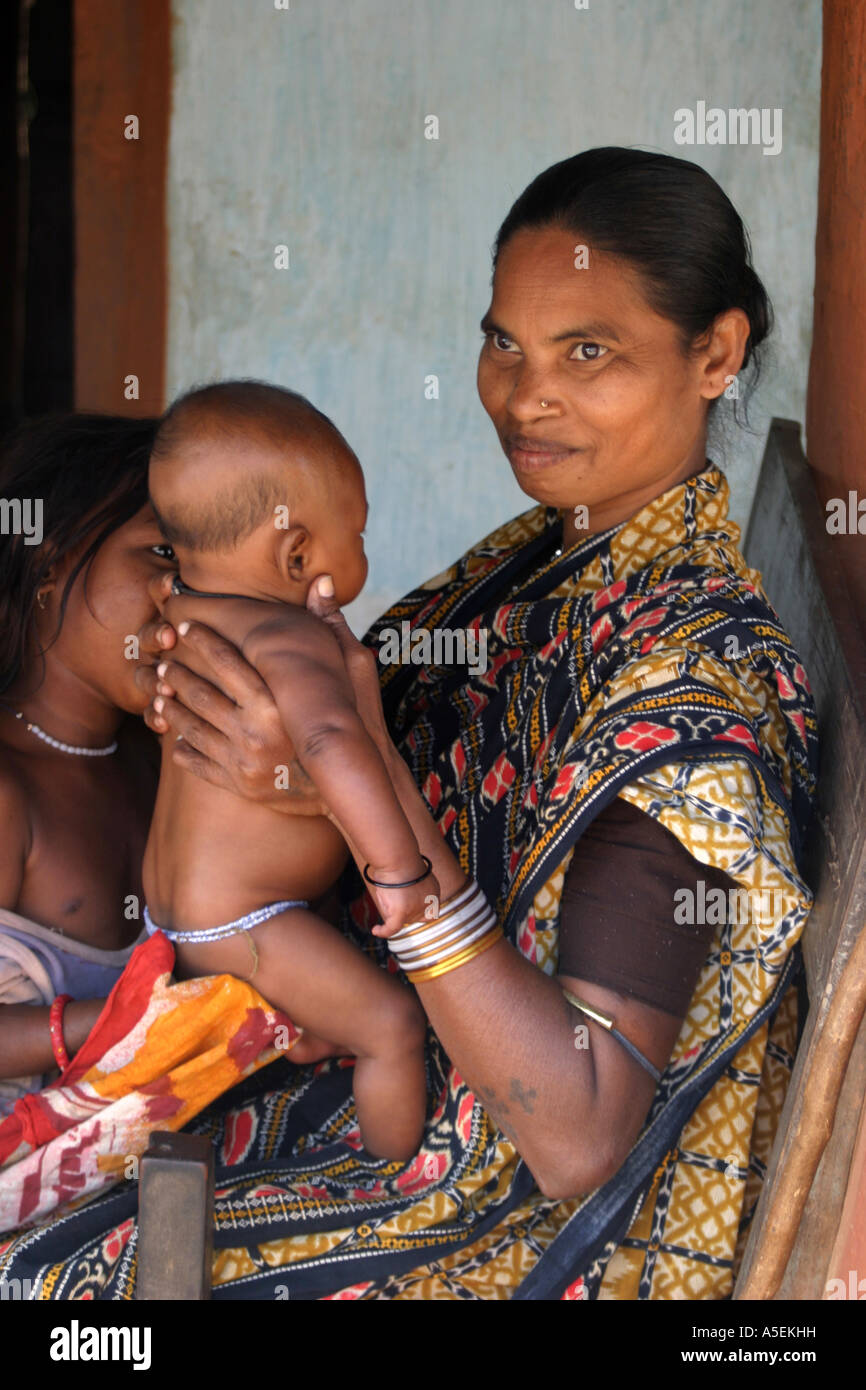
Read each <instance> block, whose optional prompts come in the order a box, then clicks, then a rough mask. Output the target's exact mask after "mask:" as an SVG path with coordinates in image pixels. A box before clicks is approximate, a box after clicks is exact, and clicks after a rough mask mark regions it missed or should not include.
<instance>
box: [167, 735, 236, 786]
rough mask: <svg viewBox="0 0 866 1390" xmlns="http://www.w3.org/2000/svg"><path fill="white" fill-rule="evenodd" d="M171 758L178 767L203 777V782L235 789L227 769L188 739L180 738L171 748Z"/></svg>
mask: <svg viewBox="0 0 866 1390" xmlns="http://www.w3.org/2000/svg"><path fill="white" fill-rule="evenodd" d="M171 760H172V762H173V763H177V765H178V767H182V768H184V770H185V771H186V772H191V773H192V774H193V776H195V777H199V778H201V780H202V781H203V782H210V784H211V786H214V787H225V788H226V790H227V791H234V787H233V786H232V782H231V779H230V778H229V777H228V776H227V774H226V771H225V769H224V768H223V767H222V766H221V765H220V764H219V763H215V762H214V761H213V759H212V758H208V757H205V755H204V753H199V752H198V751H197V749H195V748H193V746H192V744H190V743H187V742H186V739H179V740H178V741H177V742H176V743H175V744H174V747H173V748H172V750H171Z"/></svg>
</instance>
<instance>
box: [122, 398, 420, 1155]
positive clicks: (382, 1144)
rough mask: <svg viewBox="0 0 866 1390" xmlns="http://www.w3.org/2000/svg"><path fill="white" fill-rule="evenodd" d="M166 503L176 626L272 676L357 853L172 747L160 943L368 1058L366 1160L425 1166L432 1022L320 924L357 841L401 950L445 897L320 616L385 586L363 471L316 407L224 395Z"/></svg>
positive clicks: (166, 452)
mask: <svg viewBox="0 0 866 1390" xmlns="http://www.w3.org/2000/svg"><path fill="white" fill-rule="evenodd" d="M150 494H151V500H152V503H153V506H154V509H155V511H156V514H157V519H158V521H159V523H160V526H161V528H162V530H163V533H164V535H165V538H166V540H167V541H168V542H169V544H170V545H171V546H172V548H173V549H174V552H175V556H176V559H177V564H178V569H179V574H178V576H177V578H176V579H175V581H174V585H173V590H172V594H173V596H172V597H171V598H170V599H169V601H168V603H167V605H166V608H165V616H166V618H167V619H168V621H169V622H171V623H172V624H173V625H174V626H175V627H177V626H178V624H179V623H182V622H183V621H184V620H185V619H187V620H193V619H194V620H196V621H198V622H202V623H206V624H207V625H208V626H210V627H213V628H214V629H215V630H216V631H218V632H220V633H222V634H223V636H225V637H226V638H228V639H229V640H230V641H232V642H233V643H234V644H235V645H236V646H237V647H238V648H239V649H240V650H241V652H242V653H243V655H244V657H245V658H246V660H247V661H248V662H249V663H250V665H252V666H253V667H254V668H255V669H256V670H257V671H258V672H259V674H260V676H261V677H262V680H263V681H264V682H265V684H266V685H267V686H268V687H269V689H270V691H271V694H272V696H273V698H274V701H275V702H276V705H277V709H278V711H279V714H280V718H281V720H282V722H283V725H284V728H285V731H286V734H287V736H288V738H289V740H290V741H291V743H292V745H293V749H294V755H295V757H297V759H298V761H299V762H300V764H301V766H302V767H303V769H304V771H305V772H306V773H307V774H308V775H309V777H310V778H311V779H312V781H313V782H314V784H315V786H316V788H317V790H318V791H319V793H320V795H321V797H322V800H323V801H324V802H325V803H326V804H327V805H328V807H329V808H330V810H331V812H332V814H333V815H334V816H335V818H336V820H337V821H338V822H339V825H340V827H341V829H342V830H343V831H344V833H345V839H344V837H343V835H341V834H340V833H339V832H338V830H337V829H336V827H335V826H334V824H333V823H332V822H331V821H330V820H329V819H327V818H326V817H324V816H290V815H283V814H280V812H279V811H276V810H273V809H272V808H270V807H266V806H262V805H258V804H256V803H253V802H250V801H245V800H241V799H240V798H239V797H237V796H235V795H234V794H233V793H231V792H228V791H225V790H223V789H222V788H219V787H214V786H211V785H210V784H209V783H207V782H204V781H201V780H200V779H198V778H196V777H195V776H193V775H192V774H190V773H188V772H185V771H184V770H183V769H182V768H179V767H178V766H177V765H176V764H175V763H174V762H173V760H172V757H171V744H170V740H169V739H167V738H166V739H164V740H163V751H162V769H161V773H160V780H159V792H158V795H157V800H156V809H155V812H154V817H153V822H152V825H151V829H150V837H149V839H148V843H147V850H146V853H145V858H144V892H145V898H146V901H147V909H146V913H145V920H146V922H147V925H148V929H149V930H152V931H155V930H157V929H159V928H161V929H162V930H164V931H165V933H166V936H168V937H169V938H170V939H171V940H172V941H174V942H175V943H176V950H177V961H178V967H179V973H181V974H186V975H212V974H222V973H227V974H232V975H236V976H240V977H244V978H247V979H251V980H252V981H253V983H254V984H255V987H256V989H257V990H258V991H259V992H260V993H261V994H262V995H263V996H264V997H265V998H266V999H267V1000H269V1001H270V1003H271V1004H273V1005H274V1006H275V1007H276V1008H279V1009H281V1010H283V1011H284V1012H285V1013H287V1014H288V1015H289V1016H290V1018H291V1019H292V1020H293V1022H295V1023H297V1024H298V1025H299V1026H301V1027H303V1028H307V1029H309V1030H311V1031H312V1032H313V1033H314V1034H316V1035H317V1036H319V1037H323V1038H327V1039H329V1040H330V1041H333V1042H334V1043H335V1044H337V1046H338V1047H343V1048H345V1049H346V1050H348V1051H349V1052H351V1053H353V1054H354V1055H355V1056H356V1058H357V1061H356V1064H355V1069H354V1095H355V1104H356V1108H357V1114H358V1122H359V1125H360V1129H361V1138H362V1141H363V1143H364V1146H365V1148H366V1149H367V1150H368V1152H370V1153H372V1154H374V1155H376V1156H378V1157H386V1158H394V1159H398V1158H399V1159H405V1158H409V1157H411V1156H412V1155H413V1154H415V1153H416V1152H417V1151H418V1148H419V1146H420V1141H421V1135H422V1129H423V1124H424V1114H425V1102H426V1096H425V1073H424V1056H423V1042H424V1033H425V1022H424V1015H423V1012H422V1010H421V1008H420V1006H419V1004H418V1002H417V999H416V998H415V996H414V995H413V994H412V992H411V991H410V990H408V989H406V988H405V987H404V986H403V985H402V984H401V983H399V982H398V981H397V979H395V978H394V977H393V976H391V975H389V974H388V973H386V972H385V971H383V970H381V969H379V968H378V967H377V966H376V965H374V963H373V962H372V960H370V959H369V958H368V957H367V956H365V955H364V954H363V953H362V952H361V951H359V950H358V949H357V947H355V946H353V945H352V944H351V943H350V942H348V941H347V940H346V939H345V937H343V936H342V934H341V933H340V932H339V931H338V930H337V929H336V928H335V927H333V926H331V924H330V923H329V922H327V921H326V920H325V919H324V918H323V917H322V916H320V915H319V914H318V913H316V912H315V911H314V910H313V909H312V908H311V903H314V902H315V901H316V900H317V899H320V898H321V897H322V896H323V895H324V894H325V893H326V892H327V890H328V889H329V888H331V887H332V885H333V884H334V882H335V880H336V878H337V877H338V875H339V873H340V871H341V870H342V868H343V867H344V865H345V863H346V860H347V858H348V853H347V847H346V842H347V841H348V843H349V844H350V845H351V846H352V848H353V850H354V852H355V855H356V858H358V859H359V861H360V863H361V864H362V865H363V864H365V863H368V864H369V867H368V868H367V874H368V875H369V877H370V878H371V879H376V880H379V881H380V882H382V883H387V884H392V883H393V884H396V885H397V886H396V887H394V888H391V887H382V888H378V889H376V890H375V891H376V901H377V903H378V905H379V907H380V910H383V909H384V911H383V916H384V924H385V931H383V932H382V934H383V935H390V934H391V933H392V932H394V931H397V930H398V929H399V927H400V926H401V925H402V924H403V923H404V922H406V921H409V920H413V919H418V918H420V917H423V916H424V909H425V902H426V901H428V900H429V899H428V895H430V894H433V895H437V894H438V885H437V883H436V879H435V878H434V877H433V876H432V874H431V873H430V872H429V867H430V866H429V861H427V860H422V856H421V855H420V853H419V850H418V844H417V841H416V839H415V835H414V833H413V831H412V828H411V826H410V825H409V822H408V820H407V819H406V817H405V815H404V813H403V810H402V808H401V806H400V804H399V801H398V800H397V797H396V794H395V792H394V789H393V787H392V784H391V780H390V777H389V775H388V772H387V769H386V767H385V764H384V762H383V761H382V759H381V757H380V756H379V753H378V750H377V748H376V746H375V744H374V742H373V740H372V739H371V738H370V736H369V735H368V734H367V732H366V730H365V728H364V725H363V723H362V722H361V719H360V718H359V716H358V713H357V710H356V707H355V701H354V698H353V693H352V687H351V684H350V682H349V680H348V677H347V675H346V673H345V668H344V665H343V660H342V656H341V653H340V648H339V645H338V643H337V640H336V638H335V636H334V634H333V633H332V632H331V631H330V629H329V628H328V626H327V624H325V623H323V622H322V621H321V620H320V619H319V618H317V617H315V616H314V615H313V614H312V613H310V612H309V611H308V610H307V609H306V608H305V606H304V604H305V601H306V597H307V591H308V589H309V585H310V582H311V581H312V580H313V579H314V578H316V577H317V576H318V575H320V574H329V575H331V576H332V578H333V582H334V590H335V597H336V599H337V602H338V603H339V604H340V605H341V606H342V605H344V604H346V603H350V602H351V601H352V599H354V598H355V597H356V596H357V595H358V593H359V592H360V590H361V588H362V587H363V584H364V581H365V579H366V577H367V560H366V557H365V555H364V541H363V531H364V526H365V523H366V518H367V502H366V498H365V494H364V478H363V474H362V472H361V467H360V464H359V463H358V460H357V458H356V457H355V455H354V454H353V453H352V451H351V449H349V447H348V445H347V444H346V442H345V440H344V439H343V438H342V436H341V435H340V434H339V433H338V431H337V430H336V429H335V427H334V426H333V425H332V424H331V422H330V421H329V420H328V419H327V418H326V417H325V416H324V415H322V414H321V413H320V412H319V411H318V410H316V409H315V408H314V407H313V406H312V405H310V403H309V402H308V401H306V400H304V398H303V397H302V396H298V395H296V394H295V393H294V392H291V391H285V390H282V389H281V388H279V387H276V386H268V385H265V384H262V383H258V382H244V381H241V382H225V383H221V384H218V385H214V386H208V387H204V388H203V389H201V390H197V391H193V392H190V393H189V394H188V395H186V396H184V397H181V399H180V400H179V401H177V402H176V403H175V404H174V405H173V406H172V407H171V409H170V410H169V411H168V412H167V414H166V416H165V418H164V419H163V422H162V424H161V426H160V429H159V431H158V434H157V437H156V441H155V444H154V448H153V453H152V458H151V465H150ZM184 659H185V660H188V664H189V665H190V666H191V667H193V668H194V662H193V661H192V660H191V659H188V658H187V657H185V658H184ZM202 674H203V672H202ZM288 760H289V755H287V762H288ZM278 776H279V769H275V778H277V777H278ZM425 869H426V870H428V872H425Z"/></svg>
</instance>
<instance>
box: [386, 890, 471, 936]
mask: <svg viewBox="0 0 866 1390" xmlns="http://www.w3.org/2000/svg"><path fill="white" fill-rule="evenodd" d="M468 887H469V885H468V884H466V885H465V886H464V887H463V888H461V889H460V892H459V893H452V894H451V896H450V897H449V898H446V899H445V902H440V904H439V911H438V912H437V914H436V916H435V917H422V918H420V919H419V920H417V921H412V922H404V923H403V926H402V927H401V928H400V930H399V932H396V933H395V935H394V937H393V938H392V940H395V941H396V940H399V941H401V942H402V941H408V940H409V939H410V937H413V936H417V934H418V932H421V931H426V930H427V928H428V927H433V926H435V925H436V923H437V922H445V921H447V920H448V918H449V917H453V916H454V913H455V912H459V911H461V910H462V908H465V907H468V905H469V904H470V903H471V902H472V899H473V897H474V896H475V894H473V893H470V894H469V896H468V897H467V898H466V901H465V902H464V903H462V904H461V906H460V907H452V908H450V909H449V911H448V912H443V911H442V909H443V907H447V905H448V903H451V902H453V901H454V899H455V898H459V897H462V896H463V895H464V894H465V893H466V891H467V888H468ZM475 892H476V893H478V894H481V889H480V888H479V887H478V885H477V884H476V886H475ZM482 896H483V895H482Z"/></svg>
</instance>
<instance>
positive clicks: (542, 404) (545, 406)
mask: <svg viewBox="0 0 866 1390" xmlns="http://www.w3.org/2000/svg"><path fill="white" fill-rule="evenodd" d="M549 405H550V401H542V402H541V408H542V410H546V409H547V407H548V406H549Z"/></svg>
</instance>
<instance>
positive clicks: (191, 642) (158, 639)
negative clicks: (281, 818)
mask: <svg viewBox="0 0 866 1390" xmlns="http://www.w3.org/2000/svg"><path fill="white" fill-rule="evenodd" d="M165 581H168V583H170V581H171V576H161V578H160V580H159V582H158V587H159V592H158V593H156V592H154V593H153V597H154V600H155V601H156V603H157V605H158V606H160V605H161V603H162V602H164V600H165V597H166V594H164V593H163V592H162V585H163V583H164V582H165ZM181 628H183V629H184V631H183V632H182V633H180V632H175V630H174V628H173V627H172V626H171V624H170V623H167V622H166V621H165V619H164V618H161V617H160V618H158V619H155V620H154V621H152V622H150V623H147V624H146V625H145V626H144V627H143V628H142V629H141V632H140V633H139V634H138V640H139V651H140V653H141V658H142V659H141V664H140V665H139V667H138V669H137V671H136V676H135V679H136V684H137V685H138V686H139V688H140V689H141V690H143V691H145V693H146V694H147V695H148V696H149V697H150V700H151V704H150V706H149V707H148V709H147V710H146V711H145V715H144V721H145V723H146V724H147V726H148V728H149V729H152V730H153V732H154V733H156V734H164V735H166V736H171V735H173V736H174V738H175V740H176V743H175V746H174V748H173V750H172V758H173V759H174V761H175V762H176V763H177V764H178V765H179V766H180V767H183V768H186V770H187V771H188V772H192V773H194V774H195V775H196V777H201V778H202V779H203V780H204V781H205V782H211V783H212V784H213V785H214V786H216V787H224V788H225V789H226V790H227V791H231V792H234V793H235V794H236V795H237V796H242V797H244V798H245V799H247V800H249V801H259V802H265V803H267V804H268V805H270V806H271V807H272V808H273V809H275V810H279V811H283V812H286V813H287V814H290V815H302V816H321V815H327V814H328V812H327V808H326V807H325V806H324V803H323V802H322V800H321V798H320V797H319V794H318V792H317V791H316V789H315V787H314V786H313V784H312V782H311V781H310V779H309V777H308V776H307V774H306V773H305V772H304V770H303V768H302V767H301V765H300V763H298V762H297V760H296V759H295V750H294V748H293V746H292V743H291V741H290V740H289V738H288V737H287V735H286V732H285V730H284V728H283V725H282V721H281V720H280V716H279V713H278V711H277V707H276V705H275V703H274V700H273V697H272V695H271V692H270V690H269V689H268V687H267V686H266V685H265V682H264V681H263V680H262V678H261V676H259V674H258V672H257V671H255V670H254V669H253V667H252V666H250V665H249V663H248V662H247V661H245V660H244V658H243V657H242V656H241V653H240V652H239V651H238V649H237V647H235V646H233V644H232V643H231V642H228V641H226V639H225V638H224V637H221V636H220V635H219V633H216V632H214V631H213V629H212V628H209V627H206V626H205V625H204V624H203V623H189V624H185V623H182V624H181ZM185 651H190V652H194V653H195V656H196V661H197V664H198V665H200V666H204V667H205V668H206V669H207V670H208V671H209V672H211V673H212V680H206V679H205V678H204V677H202V676H198V675H196V674H195V673H194V672H193V671H191V670H189V668H188V667H187V666H185V665H183V664H182V658H183V655H184V652H185ZM147 658H150V660H151V661H153V662H155V663H156V664H154V665H148V664H145V663H146V660H147ZM176 658H177V659H176ZM281 768H286V769H287V770H288V775H287V777H284V778H283V779H280V780H286V781H287V782H288V786H287V787H284V786H282V785H278V776H277V769H281Z"/></svg>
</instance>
